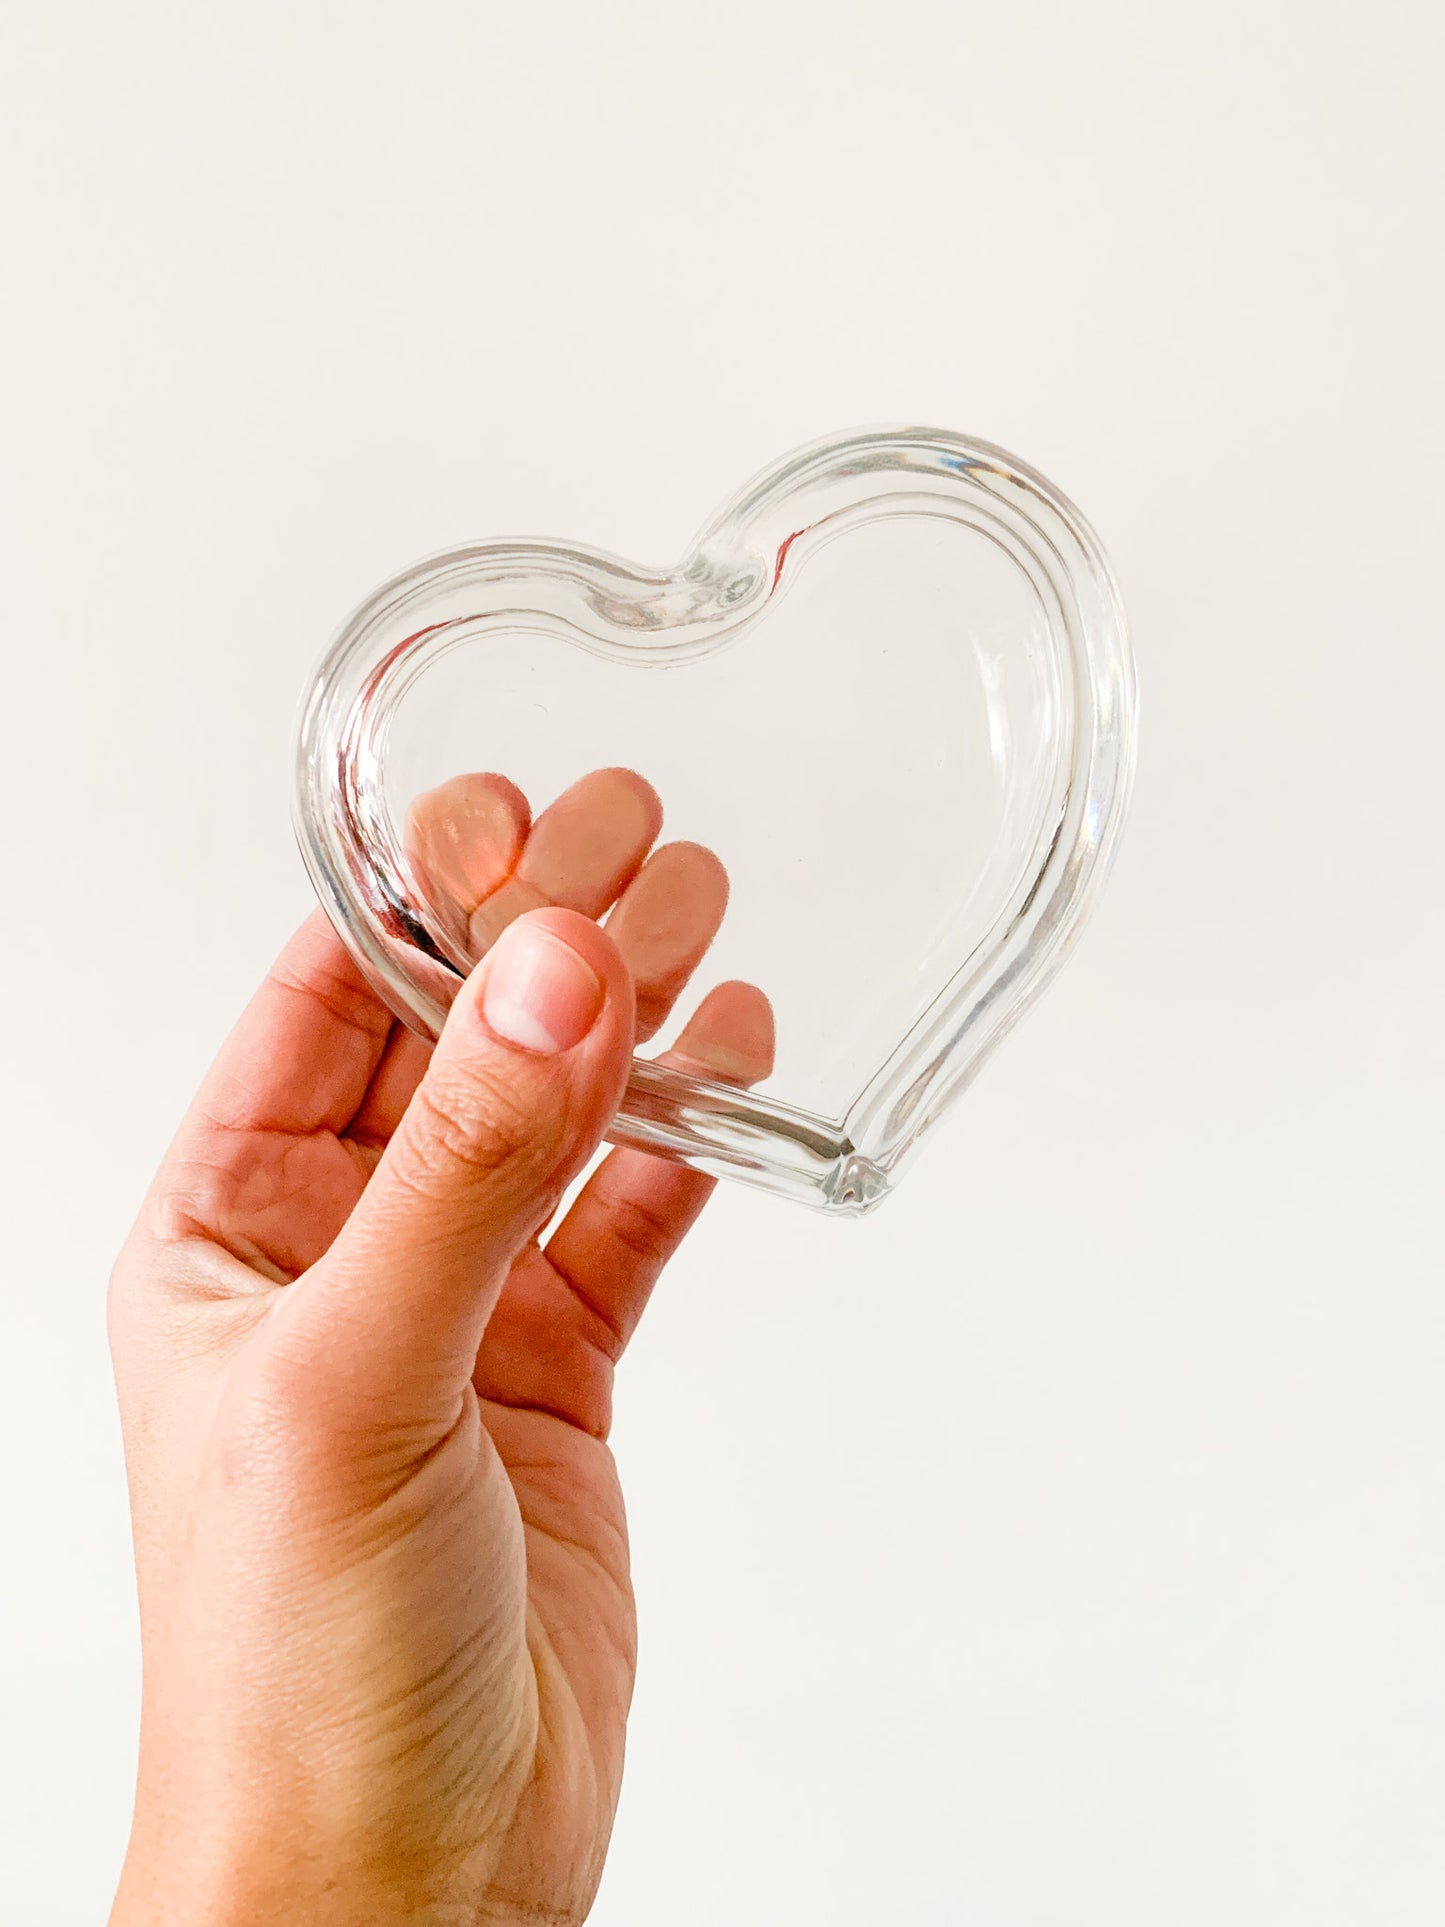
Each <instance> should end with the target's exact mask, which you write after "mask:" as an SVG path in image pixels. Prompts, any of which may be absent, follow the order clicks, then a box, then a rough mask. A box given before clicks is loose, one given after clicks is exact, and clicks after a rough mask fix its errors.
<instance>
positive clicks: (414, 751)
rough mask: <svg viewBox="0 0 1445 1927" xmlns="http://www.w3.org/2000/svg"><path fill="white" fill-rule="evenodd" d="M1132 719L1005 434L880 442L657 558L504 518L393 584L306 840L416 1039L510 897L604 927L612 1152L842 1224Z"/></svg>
mask: <svg viewBox="0 0 1445 1927" xmlns="http://www.w3.org/2000/svg"><path fill="white" fill-rule="evenodd" d="M1135 728H1136V699H1135V684H1134V672H1133V665H1132V658H1131V654H1130V649H1129V644H1128V639H1127V632H1126V627H1125V621H1124V615H1123V610H1122V607H1121V604H1120V599H1119V595H1118V592H1117V590H1116V588H1115V585H1114V581H1113V577H1112V575H1111V572H1110V569H1109V565H1108V562H1107V560H1106V559H1105V556H1104V554H1103V551H1102V549H1101V547H1100V545H1099V542H1098V540H1097V538H1096V537H1095V536H1094V534H1093V532H1092V531H1091V529H1090V528H1089V526H1088V524H1087V523H1086V522H1085V521H1084V520H1083V519H1082V517H1081V516H1080V515H1079V514H1078V512H1077V511H1076V510H1075V509H1074V508H1073V507H1072V505H1071V504H1070V503H1069V502H1068V501H1067V500H1066V499H1065V498H1064V497H1063V496H1062V495H1061V494H1060V493H1059V492H1058V491H1057V490H1056V489H1055V488H1053V487H1052V486H1051V485H1050V484H1049V483H1048V482H1047V481H1045V480H1044V478H1043V477H1042V476H1040V475H1038V474H1036V473H1035V472H1034V471H1033V470H1031V469H1029V468H1028V467H1026V466H1025V465H1024V464H1023V463H1021V462H1019V461H1017V460H1016V459H1015V458H1014V457H1012V456H1010V455H1008V454H1006V453H1004V452H1003V451H1002V450H1000V449H997V448H993V447H989V446H987V445H986V444H983V443H979V442H973V441H969V440H967V439H965V438H964V437H962V436H959V435H955V434H951V433H946V432H943V431H939V430H933V429H920V428H896V429H894V428H885V429H876V430H867V431H863V432H858V433H850V434H845V435H839V436H835V437H830V438H829V439H827V440H824V441H820V442H816V443H814V444H812V445H811V446H809V447H807V448H803V449H801V450H798V451H797V452H795V453H793V454H790V455H788V456H786V457H785V458H784V459H782V460H781V461H779V462H777V463H775V464H774V465H773V466H772V467H770V468H769V469H767V470H765V471H764V472H763V473H762V474H761V475H759V476H758V477H757V478H756V479H755V480H753V481H751V482H749V483H748V484H747V486H746V487H745V488H743V489H742V490H740V491H739V492H738V493H737V494H736V495H735V496H734V497H733V498H732V499H731V500H730V501H729V502H728V503H727V504H726V505H725V506H724V507H723V508H722V509H721V510H719V511H718V512H717V513H716V514H715V515H714V516H713V517H712V518H711V519H710V520H709V521H708V522H707V524H706V525H705V526H704V528H703V529H702V531H701V533H700V534H699V536H698V537H697V540H696V541H695V543H694V544H693V546H692V547H691V549H690V550H689V551H688V553H687V555H686V556H685V557H684V558H683V560H682V561H681V562H680V563H678V564H677V566H676V567H674V568H670V569H669V568H663V569H653V568H644V567H641V566H639V565H637V564H635V563H631V562H626V561H623V560H621V559H619V558H618V557H615V556H612V555H607V554H602V553H600V552H598V551H596V550H593V549H588V548H585V547H582V546H580V545H578V544H574V543H561V542H543V541H521V540H499V541H489V542H478V543H475V544H471V545H468V546H466V547H464V548H458V549H453V550H450V551H448V552H447V553H445V554H442V555H438V556H434V557H432V558H431V559H429V560H427V561H423V562H419V563H417V564H416V565H415V566H414V567H412V568H409V569H406V570H404V571H403V572H402V573H400V574H399V575H396V576H394V577H393V578H392V579H391V580H390V581H389V582H386V583H384V584H383V585H382V586H381V587H380V588H379V589H377V590H376V591H375V592H374V593H373V594H372V595H370V596H369V597H368V598H367V599H366V601H365V602H363V603H362V604H361V605H360V607H359V608H357V609H356V610H355V611H354V613H353V614H352V615H351V616H350V617H349V618H348V619H347V621H346V622H345V623H344V624H343V625H342V627H341V629H340V631H339V632H338V634H337V635H336V637H335V639H334V640H333V641H332V643H331V645H330V647H329V648H328V650H327V652H326V654H325V657H324V659H323V661H322V662H321V665H320V667H319V669H318V671H317V674H316V677H315V680H314V683H313V684H312V686H311V689H310V692H309V697H308V700H307V701H306V704H305V708H304V713H303V717H302V722H301V729H300V738H299V744H298V754H297V795H296V821H297V830H298V835H299V839H300V843H301V848H302V851H303V854H304V856H305V860H306V863H307V866H308V869H309V871H310V874H311V877H312V880H313V882H314V883H315V886H316V889H317V892H318V894H319V896H320V898H321V901H322V902H323V903H324V904H325V906H326V908H327V910H328V911H329V913H330V915H331V917H332V919H333V920H334V922H335V924H336V926H337V928H338V930H339V931H340V932H341V934H342V936H343V938H344V939H345V941H346V943H347V944H348V946H349V948H350V949H351V951H352V952H353V954H354V955H355V956H356V958H357V959H358V961H359V962H360V964H361V966H362V968H363V969H364V971H365V972H366V974H367V976H368V977H369V979H370V980H371V982H372V983H373V984H374V985H375V987H376V989H377V991H378V992H379V994H380V995H381V996H382V997H383V998H384V999H385V1000H386V1002H387V1003H388V1004H389V1005H390V1007H391V1008H392V1009H393V1010H394V1011H395V1012H396V1013H397V1014H398V1016H400V1017H401V1018H402V1019H404V1021H405V1022H406V1023H408V1024H409V1025H411V1026H412V1027H413V1028H414V1029H416V1030H418V1031H420V1032H422V1033H423V1034H424V1035H427V1036H432V1037H435V1036H436V1035H437V1034H438V1033H439V1031H440V1029H441V1026H442V1024H443V1022H444V1021H445V1018H446V1013H447V1009H448V1007H449V1005H450V1003H451V1000H452V998H453V996H454V995H455V993H456V990H457V988H458V986H459V985H460V983H461V981H462V979H463V977H464V976H465V974H466V973H467V971H468V970H470V969H471V967H472V966H473V965H474V964H475V963H477V962H478V961H479V960H480V958H481V957H482V956H483V955H485V953H486V950H487V947H488V946H489V944H490V943H491V942H492V941H494V940H495V937H496V935H497V934H498V932H499V931H500V930H501V929H502V928H504V927H505V925H506V923H507V922H508V921H510V919H511V918H512V917H514V916H516V915H518V914H521V913H522V912H523V911H525V910H527V909H530V908H533V907H535V906H536V905H538V904H542V903H561V904H565V905H567V906H568V907H571V908H574V909H579V910H582V911H585V912H586V913H587V914H588V915H591V916H595V917H598V918H599V919H601V920H603V921H604V922H605V924H606V926H607V927H608V928H609V929H610V930H611V931H612V933H613V934H614V936H615V937H616V938H617V941H618V943H619V945H620V947H621V948H622V950H623V953H624V955H625V956H626V957H627V958H628V961H629V963H630V964H631V966H632V970H633V977H634V981H635V982H636V985H637V990H638V1010H639V1043H638V1052H637V1055H636V1057H635V1060H634V1065H633V1071H632V1075H631V1078H630V1081H629V1084H628V1088H627V1093H626V1098H625V1101H624V1104H623V1107H622V1109H621V1110H620V1112H619V1113H618V1115H617V1117H616V1118H615V1120H614V1122H613V1125H612V1128H611V1131H610V1132H609V1136H610V1138H611V1140H612V1141H613V1142H615V1143H620V1144H631V1145H636V1146H640V1147H642V1148H645V1149H647V1150H650V1151H654V1152H658V1153H661V1154H663V1155H666V1156H670V1157H674V1158H679V1159H681V1160H683V1161H684V1162H686V1163H688V1164H691V1165H694V1166H696V1167H698V1168H699V1169H702V1170H705V1171H709V1172H712V1173H715V1174H717V1175H719V1176H722V1177H727V1178H733V1179H739V1180H741V1181H743V1182H746V1183H750V1184H754V1185H757V1186H760V1187H762V1188H763V1189H765V1190H768V1191H771V1192H774V1193H776V1194H778V1195H780V1196H784V1197H791V1198H795V1199H798V1200H800V1201H802V1202H804V1203H808V1204H812V1205H815V1206H819V1207H822V1208H825V1209H827V1210H829V1211H832V1212H840V1213H857V1212H861V1211H864V1210H867V1209H870V1208H871V1207H873V1206H875V1205H876V1204H877V1203H878V1202H879V1201H880V1200H881V1199H883V1198H884V1197H886V1196H887V1195H888V1193H889V1191H890V1190H891V1189H892V1188H893V1186H894V1185H895V1184H896V1182H897V1180H898V1177H899V1175H900V1173H901V1172H902V1171H903V1169H904V1168H905V1167H906V1165H907V1163H908V1161H909V1160H910V1159H911V1157H912V1156H913V1154H914V1152H915V1150H916V1148H917V1146H918V1145H919V1144H920V1142H921V1141H922V1140H923V1138H924V1137H925V1136H926V1134H927V1133H928V1132H929V1131H930V1130H931V1128H932V1127H933V1126H934V1124H935V1123H936V1122H937V1121H938V1120H939V1118H940V1117H942V1116H943V1114H944V1113H945V1112H946V1110H947V1109H948V1107H949V1106H950V1105H951V1104H952V1103H953V1102H954V1101H955V1099H957V1098H958V1096H959V1095H960V1093H961V1092H962V1091H963V1090H964V1089H965V1087H966V1086H967V1084H968V1083H969V1081H970V1079H971V1078H972V1077H973V1075H974V1073H975V1072H976V1071H977V1070H978V1068H979V1066H980V1065H981V1064H982V1062H983V1061H984V1059H985V1058H986V1056H987V1055H988V1053H989V1052H990V1051H991V1050H992V1049H993V1047H994V1045H995V1044H997V1043H998V1041H999V1040H1000V1038H1001V1037H1002V1036H1003V1035H1004V1034H1005V1032H1006V1031H1007V1030H1008V1028H1009V1027H1010V1025H1011V1024H1012V1023H1013V1022H1014V1021H1015V1019H1016V1018H1017V1017H1018V1016H1019V1015H1020V1014H1021V1013H1022V1012H1023V1011H1024V1010H1025V1009H1026V1008H1027V1007H1028V1005H1029V1004H1030V1003H1031V1002H1032V1000H1033V998H1034V997H1035V996H1037V994H1038V993H1039V991H1040V990H1041V989H1042V988H1043V986H1044V985H1045V984H1046V983H1047V981H1048V980H1049V978H1050V976H1051V975H1052V973H1053V972H1054V970H1055V969H1056V968H1057V967H1058V965H1059V963H1060V962H1061V961H1062V959H1063V957H1064V955H1065V954H1066V951H1067V949H1068V946H1069V943H1070V941H1071V939H1072V938H1073V937H1074V936H1075V934H1076V933H1077V931H1078V929H1079V927H1080V924H1081V921H1082V919H1083V918H1084V916H1085V915H1086V913H1087V911H1088V908H1089V906H1090V904H1091V903H1092V901H1093V899H1094V896H1095V892H1096V891H1097V888H1098V886H1099V883H1100V882H1101V880H1102V878H1103V876H1104V874H1105V872H1106V871H1107V869H1108V867H1109V862H1110V859H1111V857H1112V855H1113V852H1114V848H1115V845H1116V842H1117V838H1118V834H1119V829H1120V825H1121V823H1122V820H1123V816H1124V813H1125V809H1126V806H1127V799H1128V793H1129V786H1130V777H1131V771H1132V766H1133V756H1134V740H1135Z"/></svg>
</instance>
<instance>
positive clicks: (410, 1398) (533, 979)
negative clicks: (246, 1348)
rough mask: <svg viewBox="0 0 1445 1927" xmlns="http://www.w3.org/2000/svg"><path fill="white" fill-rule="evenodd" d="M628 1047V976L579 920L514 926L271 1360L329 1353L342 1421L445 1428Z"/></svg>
mask: <svg viewBox="0 0 1445 1927" xmlns="http://www.w3.org/2000/svg"><path fill="white" fill-rule="evenodd" d="M633 1035H634V1017H633V990H632V980H631V977H630V975H629V974H628V971H627V967H626V965H625V964H624V963H623V961H622V958H621V956H620V955H619V953H618V951H617V948H616V945H615V944H614V943H613V942H612V940H611V938H610V937H608V936H607V935H606V934H605V933H604V932H603V931H602V930H600V929H599V928H598V927H597V925H596V924H595V923H593V922H591V921H590V919H588V918H587V917H584V916H580V915H578V914H577V912H575V911H572V910H553V909H548V910H536V911H533V912H532V913H530V914H529V915H527V916H524V917H519V918H518V919H517V921H516V922H515V923H513V924H511V925H509V926H508V928H507V929H506V930H505V931H504V932H503V933H502V935H501V937H500V938H499V939H498V940H497V942H496V943H495V944H494V945H493V947H492V949H491V950H490V951H489V952H488V954H487V956H486V957H485V958H484V959H483V961H482V962H481V963H480V964H479V965H478V966H477V968H476V969H475V970H474V971H473V972H472V974H471V976H470V977H469V978H468V979H467V981H466V983H465V984H464V985H463V986H462V989H461V991H460V992H459V993H458V995H457V999H456V1002H455V1003H454V1004H453V1005H452V1008H451V1011H450V1013H449V1014H448V1017H447V1021H446V1025H445V1028H444V1029H443V1031H442V1035H441V1038H440V1039H439V1041H438V1043H437V1046H436V1049H435V1050H434V1051H433V1053H432V1057H431V1062H430V1064H429V1065H428V1067H427V1071H426V1075H425V1076H424V1077H423V1079H422V1081H421V1083H420V1084H419V1085H418V1087H417V1089H416V1092H415V1094H414V1096H413V1097H412V1100H411V1102H410V1104H409V1105H408V1106H407V1110H406V1114H405V1116H404V1117H403V1119H402V1121H401V1124H400V1126H399V1127H398V1129H397V1131H396V1132H395V1134H394V1136H393V1137H392V1140H391V1142H390V1144H389V1145H388V1146H387V1149H386V1151H385V1153H384V1155H383V1156H382V1158H381V1161H380V1163H379V1164H378V1165H377V1167H376V1170H375V1172H374V1173H373V1175H372V1178H371V1181H370V1183H369V1184H368V1185H367V1188H366V1190H365V1192H364V1193H363V1194H362V1197H361V1199H360V1201H359V1203H358V1204H357V1206H356V1208H355V1209H354V1210H353V1212H352V1214H351V1216H350V1218H349V1219H348V1221H347V1223H346V1225H345V1227H344V1229H343V1230H342V1232H341V1234H340V1236H339V1237H338V1238H337V1239H336V1241H335V1243H334V1244H333V1245H332V1247H331V1249H330V1250H329V1251H328V1252H327V1254H326V1256H325V1257H324V1258H322V1259H321V1260H320V1261H319V1262H318V1263H317V1264H316V1265H314V1266H313V1267H312V1269H311V1270H310V1271H309V1272H307V1273H306V1274H305V1275H304V1276H303V1277H302V1278H301V1279H299V1280H298V1281H297V1283H296V1284H295V1285H293V1286H292V1287H291V1288H290V1289H289V1290H288V1291H287V1292H286V1293H285V1294H284V1300H283V1303H282V1304H281V1305H279V1306H278V1312H279V1314H280V1316H281V1319H282V1322H283V1324H284V1325H285V1326H286V1327H287V1330H286V1332H285V1334H284V1336H283V1335H282V1334H278V1337H279V1338H280V1339H281V1343H282V1346H283V1349H284V1350H286V1351H287V1352H289V1353H290V1354H291V1356H292V1357H293V1358H295V1359H297V1361H298V1362H300V1361H301V1360H302V1359H307V1358H309V1359H310V1360H312V1361H317V1360H323V1359H324V1361H325V1369H324V1372H323V1373H322V1377H323V1378H324V1379H326V1380H328V1381H330V1383H331V1387H332V1389H333V1390H334V1391H335V1393H336V1394H337V1396H338V1397H339V1398H340V1399H341V1400H342V1403H343V1405H344V1406H345V1407H346V1408H347V1409H349V1410H351V1411H352V1412H357V1411H358V1410H360V1411H362V1412H368V1413H372V1414H376V1413H385V1414H386V1416H387V1417H388V1418H392V1417H395V1418H399V1419H402V1420H403V1421H409V1420H412V1419H421V1420H423V1421H425V1420H426V1419H427V1418H428V1417H429V1416H430V1415H432V1414H436V1415H437V1416H438V1417H439V1418H440V1417H446V1415H447V1408H448V1407H450V1408H451V1416H454V1414H455V1405H454V1401H455V1399H456V1398H457V1397H458V1396H460V1394H461V1393H462V1391H463V1389H464V1388H465V1386H466V1384H467V1383H468V1381H469V1380H470V1378H471V1375H472V1369H473V1366H474V1365H475V1362H476V1354H477V1348H478V1346H479V1345H480V1343H481V1339H482V1333H483V1331H484V1330H485V1328H486V1323H487V1319H488V1318H489V1317H490V1315H491V1311H492V1307H493V1306H494V1305H495V1303H496V1300H497V1296H498V1294H499V1292H500V1291H501V1288H502V1285H503V1283H504V1281H505V1279H506V1275H507V1271H508V1268H509V1267H510V1265H511V1263H512V1260H513V1259H514V1258H515V1257H516V1255H517V1253H518V1252H519V1251H520V1250H521V1249H522V1247H523V1245H525V1244H526V1242H527V1240H528V1239H529V1238H531V1237H532V1236H533V1235H534V1234H535V1233H536V1232H537V1231H538V1230H539V1229H540V1228H541V1226H542V1225H543V1224H545V1223H546V1221H547V1219H548V1218H549V1217H550V1216H551V1215H552V1213H553V1211H554V1210H555V1209H556V1207H557V1203H558V1201H559V1199H560V1197H561V1195H562V1192H563V1191H564V1189H565V1188H566V1186H567V1184H568V1183H569V1182H570V1181H571V1179H572V1178H573V1177H575V1176H576V1174H577V1173H578V1171H579V1170H580V1169H581V1168H582V1166H583V1165H584V1164H585V1163H586V1161H587V1159H588V1158H589V1157H590V1156H591V1154H592V1152H593V1151H594V1150H595V1149H596V1148H597V1145H598V1142H599V1141H600V1139H601V1136H602V1133H603V1131H604V1130H605V1129H606V1127H607V1125H608V1123H609V1122H610V1120H611V1118H612V1116H613V1113H614V1112H615V1111H616V1109H617V1106H618V1104H619V1103H620V1102H621V1099H622V1090H623V1086H624V1084H625V1082H626V1078H627V1071H628V1066H629V1063H630V1059H631V1052H632V1043H633ZM285 1301H289V1302H285ZM298 1347H299V1350H298V1349H297V1348H298ZM312 1389H313V1392H315V1391H318V1390H320V1389H321V1388H320V1387H318V1386H316V1385H315V1384H314V1382H313V1387H312ZM447 1422H450V1420H449V1418H448V1421H447Z"/></svg>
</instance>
